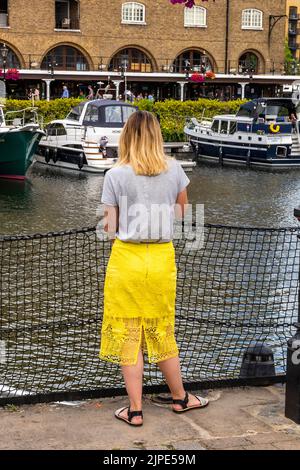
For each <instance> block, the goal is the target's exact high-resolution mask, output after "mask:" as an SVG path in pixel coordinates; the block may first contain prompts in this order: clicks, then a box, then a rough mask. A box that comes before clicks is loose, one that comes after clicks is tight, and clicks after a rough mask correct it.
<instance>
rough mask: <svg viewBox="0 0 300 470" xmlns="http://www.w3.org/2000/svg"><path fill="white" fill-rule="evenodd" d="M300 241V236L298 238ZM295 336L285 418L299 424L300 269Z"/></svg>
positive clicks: (291, 342)
mask: <svg viewBox="0 0 300 470" xmlns="http://www.w3.org/2000/svg"><path fill="white" fill-rule="evenodd" d="M294 215H295V217H296V218H297V219H298V220H299V222H300V208H298V209H295V211H294ZM298 238H299V239H300V236H298ZM295 327H296V328H297V331H296V334H295V335H294V336H293V337H292V338H291V339H289V341H288V349H287V373H286V374H287V376H286V379H287V381H286V397H285V416H286V417H287V418H289V419H291V420H292V421H294V422H295V423H297V424H300V269H299V286H298V322H297V323H296V324H295Z"/></svg>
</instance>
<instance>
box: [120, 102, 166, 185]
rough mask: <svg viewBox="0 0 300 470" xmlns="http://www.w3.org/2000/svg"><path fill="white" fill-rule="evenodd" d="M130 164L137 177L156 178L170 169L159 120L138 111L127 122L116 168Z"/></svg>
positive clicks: (121, 137) (145, 112) (146, 112)
mask: <svg viewBox="0 0 300 470" xmlns="http://www.w3.org/2000/svg"><path fill="white" fill-rule="evenodd" d="M127 164H130V165H131V166H132V168H133V170H134V172H135V173H136V174H137V175H145V176H155V175H159V174H160V173H162V172H164V171H166V170H167V169H168V165H167V157H166V155H165V153H164V147H163V138H162V135H161V130H160V126H159V123H158V120H157V118H156V117H155V116H154V115H153V114H151V113H149V112H148V111H137V112H135V113H133V114H131V116H130V117H129V119H128V121H127V122H126V124H125V126H124V129H123V131H122V134H121V136H120V142H119V158H118V161H117V163H116V166H122V165H127Z"/></svg>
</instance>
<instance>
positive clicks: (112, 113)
mask: <svg viewBox="0 0 300 470" xmlns="http://www.w3.org/2000/svg"><path fill="white" fill-rule="evenodd" d="M104 115H105V123H106V124H110V123H119V124H121V123H122V108H121V106H105V113H104Z"/></svg>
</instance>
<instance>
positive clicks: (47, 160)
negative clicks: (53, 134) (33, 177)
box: [45, 147, 50, 163]
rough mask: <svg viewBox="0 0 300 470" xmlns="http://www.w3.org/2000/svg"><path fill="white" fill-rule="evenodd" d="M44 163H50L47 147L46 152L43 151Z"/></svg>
mask: <svg viewBox="0 0 300 470" xmlns="http://www.w3.org/2000/svg"><path fill="white" fill-rule="evenodd" d="M45 161H46V163H49V162H50V149H49V147H47V148H46V150H45Z"/></svg>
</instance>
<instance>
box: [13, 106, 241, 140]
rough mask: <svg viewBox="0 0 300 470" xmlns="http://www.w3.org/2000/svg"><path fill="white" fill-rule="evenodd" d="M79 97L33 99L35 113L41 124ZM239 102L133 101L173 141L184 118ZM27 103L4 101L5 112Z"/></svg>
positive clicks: (59, 115) (232, 108) (227, 111)
mask: <svg viewBox="0 0 300 470" xmlns="http://www.w3.org/2000/svg"><path fill="white" fill-rule="evenodd" d="M80 101H81V100H79V99H77V98H76V99H75V98H70V99H56V100H52V101H43V100H40V101H37V102H36V103H35V106H37V107H38V109H39V113H40V114H41V115H42V116H43V118H44V123H46V124H47V123H48V122H49V121H52V120H53V119H63V118H65V117H66V115H67V114H68V112H69V111H70V109H71V107H73V106H76V105H77V104H78V103H80ZM242 103H243V101H241V100H236V101H227V102H222V101H218V100H208V99H200V100H198V101H184V102H181V101H176V100H166V101H158V102H153V101H150V100H140V101H136V102H135V104H136V105H137V106H138V107H139V109H141V110H147V111H150V112H153V113H155V114H156V115H157V116H158V118H159V120H160V124H161V128H162V133H163V137H164V140H165V141H167V142H172V141H173V142H174V141H175V142H176V141H182V140H184V134H183V128H184V124H185V120H186V118H188V117H196V118H198V119H199V118H201V117H213V116H215V115H216V114H235V113H236V112H237V110H238V109H239V107H240V105H241V104H242ZM27 106H31V101H27V100H26V101H25V100H24V101H22V100H7V101H6V111H14V110H18V109H23V108H26V107H27Z"/></svg>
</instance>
